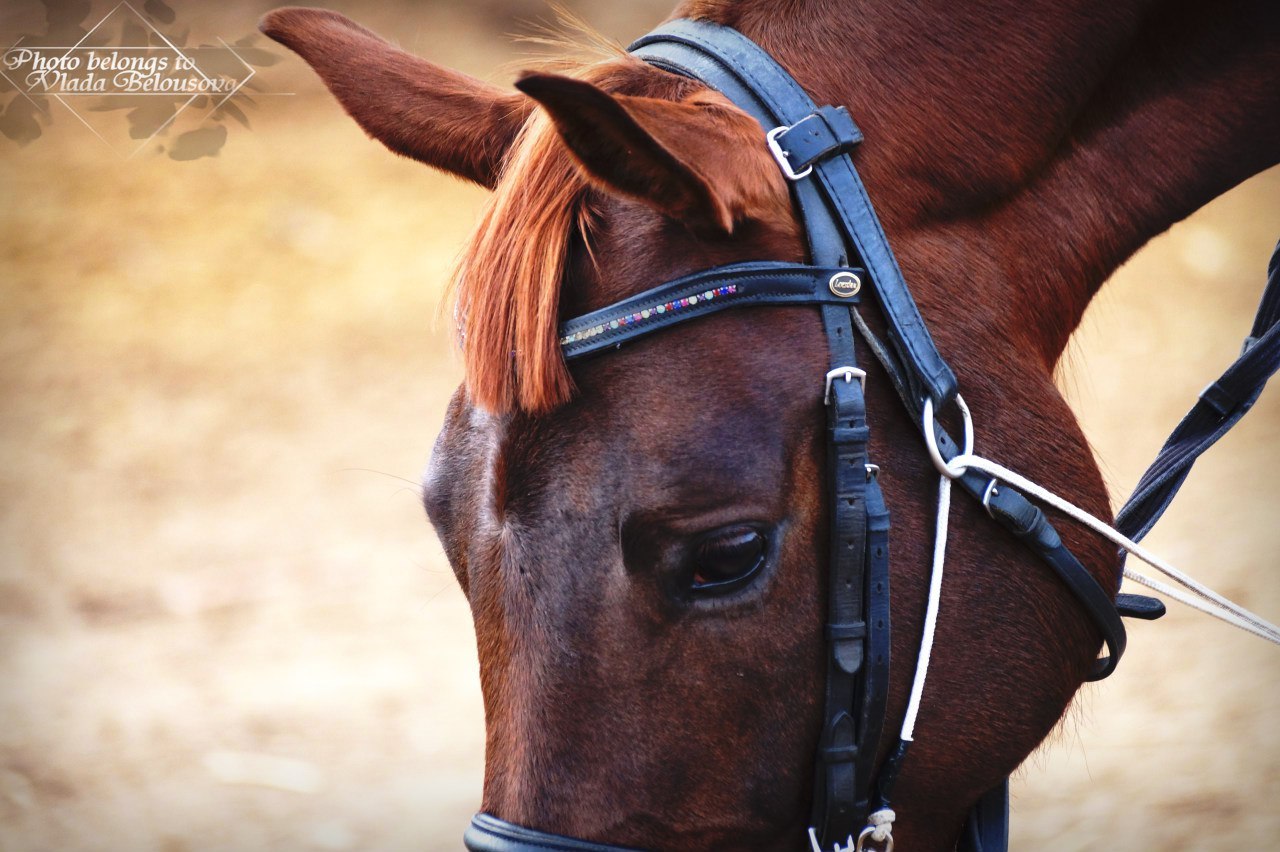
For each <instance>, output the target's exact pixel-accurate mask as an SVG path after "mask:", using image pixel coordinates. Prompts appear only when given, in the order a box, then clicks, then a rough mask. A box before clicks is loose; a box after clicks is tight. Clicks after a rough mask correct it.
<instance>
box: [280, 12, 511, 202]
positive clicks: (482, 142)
mask: <svg viewBox="0 0 1280 852" xmlns="http://www.w3.org/2000/svg"><path fill="white" fill-rule="evenodd" d="M258 28H259V29H261V30H262V31H263V32H264V33H266V34H267V35H268V36H270V37H271V38H273V39H275V40H276V41H278V42H280V43H281V44H283V45H284V46H285V47H288V48H289V49H290V50H293V51H295V52H296V53H298V55H300V56H301V57H302V58H303V59H305V60H306V61H307V64H309V65H310V66H311V67H312V68H314V69H315V71H316V73H318V74H319V75H320V77H321V79H323V80H324V82H325V85H327V86H328V87H329V90H330V91H331V92H333V94H334V95H336V96H337V98H338V100H339V101H340V102H341V103H342V106H343V108H344V109H346V111H347V113H348V114H349V115H350V116H351V117H352V118H354V119H355V120H356V123H358V124H359V125H360V126H361V127H363V128H364V130H365V132H367V133H368V134H369V135H370V136H372V137H374V138H375V139H377V140H378V141H380V142H381V143H382V144H384V145H386V146H387V147H388V148H390V149H391V150H392V151H395V152H396V153H398V154H404V155H405V156H408V157H412V158H413V159H415V160H421V161H422V162H424V163H426V164H427V165H430V166H435V167H436V168H439V169H444V170H445V171H447V172H452V173H453V174H455V175H458V176H460V177H464V178H467V179H468V180H473V181H475V182H476V183H479V184H481V185H483V186H488V187H492V186H493V185H494V184H495V183H496V182H497V179H498V176H499V175H500V174H501V171H502V163H503V159H504V157H505V156H506V153H507V149H508V148H510V146H511V142H512V140H513V139H514V138H515V135H516V133H517V132H518V131H519V130H520V127H521V125H522V124H524V120H525V118H526V117H527V116H528V113H529V109H530V106H531V105H530V104H529V101H528V99H527V98H524V97H522V96H521V95H519V94H516V93H514V92H503V91H502V90H501V89H498V88H496V87H494V86H490V85H488V84H486V83H482V82H480V81H479V80H476V79H474V78H472V77H468V76H467V75H465V74H460V73H458V72H457V71H450V70H449V69H447V68H441V67H440V66H438V65H435V64H433V63H431V62H428V61H426V60H425V59H420V58H418V57H416V56H414V55H412V54H409V53H406V52H404V51H403V50H400V49H399V48H396V47H393V46H391V45H390V44H388V43H387V42H385V41H383V40H382V39H380V38H379V37H378V36H376V35H374V34H373V33H371V32H369V31H368V30H366V29H365V28H364V27H362V26H360V25H359V24H356V23H354V22H353V21H350V20H348V19H347V18H345V17H343V16H342V15H339V14H338V13H336V12H330V11H328V10H325V9H298V8H286V9H276V10H275V11H274V12H270V13H268V14H267V15H266V16H265V17H264V18H263V19H262V21H261V23H259V24H258Z"/></svg>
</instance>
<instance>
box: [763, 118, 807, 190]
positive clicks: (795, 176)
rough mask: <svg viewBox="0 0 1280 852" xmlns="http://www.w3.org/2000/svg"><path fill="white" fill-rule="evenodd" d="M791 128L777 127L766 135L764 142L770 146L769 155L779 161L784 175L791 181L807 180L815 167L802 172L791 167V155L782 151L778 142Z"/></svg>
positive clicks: (785, 126)
mask: <svg viewBox="0 0 1280 852" xmlns="http://www.w3.org/2000/svg"><path fill="white" fill-rule="evenodd" d="M790 129H791V128H790V127H789V126H788V125H785V124H784V125H782V126H781V127H775V128H773V129H772V130H770V131H769V132H768V133H766V134H765V135H764V141H765V142H766V143H767V144H768V146H769V153H770V154H773V158H774V159H775V160H777V161H778V168H780V169H782V173H783V174H784V175H785V176H786V178H787V180H789V181H793V182H794V181H798V180H801V179H803V178H807V177H808V176H809V175H811V174H813V166H809V167H808V168H807V169H805V170H804V171H802V172H797V171H796V170H795V169H793V168H792V167H791V155H790V154H788V153H787V152H786V151H784V150H782V145H781V144H779V142H778V137H779V136H781V135H782V134H784V133H786V132H787V131H788V130H790Z"/></svg>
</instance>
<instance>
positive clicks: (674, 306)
mask: <svg viewBox="0 0 1280 852" xmlns="http://www.w3.org/2000/svg"><path fill="white" fill-rule="evenodd" d="M737 292H738V285H737V284H726V285H725V286H723V287H716V288H714V289H711V290H706V291H704V292H702V293H694V294H693V295H691V296H685V297H684V298H680V299H672V300H671V301H670V302H661V303H659V304H656V305H651V306H649V307H647V308H644V309H642V310H640V311H637V312H635V313H630V314H623V315H622V316H620V317H618V318H617V319H611V320H609V321H608V322H602V323H600V324H599V325H594V326H592V327H591V328H586V329H583V330H582V331H575V332H574V333H573V334H566V335H565V336H563V337H561V338H560V345H561V346H568V345H569V344H570V343H577V342H579V341H582V340H589V339H591V338H592V337H596V336H598V335H601V334H604V333H605V332H606V331H613V330H615V329H618V328H624V327H626V326H631V325H635V324H636V323H639V322H644V321H645V320H647V319H656V318H658V317H659V316H661V315H662V314H665V313H668V312H670V311H678V310H680V309H681V308H689V307H694V306H696V305H697V304H698V302H700V301H702V302H709V301H711V300H712V299H714V298H716V297H717V296H733V295H735V294H737Z"/></svg>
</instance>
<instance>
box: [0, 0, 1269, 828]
mask: <svg viewBox="0 0 1280 852" xmlns="http://www.w3.org/2000/svg"><path fill="white" fill-rule="evenodd" d="M659 5H660V4H654V3H647V4H638V5H635V6H632V7H625V8H623V9H619V8H618V7H613V8H612V9H611V10H610V9H607V8H604V7H602V8H600V9H597V10H596V12H595V13H594V14H591V13H589V14H588V17H590V18H591V20H593V21H594V22H595V23H596V24H597V25H598V26H600V27H601V28H602V29H604V30H605V31H606V32H609V33H611V34H614V35H616V36H617V37H619V38H621V37H625V36H627V35H634V34H636V33H638V32H640V31H641V29H642V28H643V27H644V25H645V24H646V23H647V22H649V21H652V20H653V19H654V18H655V17H656V13H655V12H653V11H652V10H653V9H656V8H659ZM266 6H267V4H263V5H262V6H254V5H253V4H242V5H240V6H236V7H233V8H231V9H230V10H227V9H223V10H221V11H219V12H218V13H217V15H216V16H215V15H214V13H212V12H210V13H209V16H208V17H207V18H206V17H203V16H202V15H203V13H202V14H201V15H196V14H195V13H194V12H192V13H189V15H188V17H189V18H193V19H194V20H192V23H193V24H198V25H200V26H204V27H206V28H208V29H209V30H210V31H211V32H213V33H217V34H221V35H225V36H227V37H229V38H230V37H238V36H240V35H243V34H244V33H245V32H247V31H248V29H249V28H250V27H251V22H252V21H253V20H254V19H255V18H256V16H257V13H258V11H260V10H261V8H266ZM180 8H181V7H180ZM355 14H356V15H357V16H359V17H361V18H362V19H363V20H365V21H366V22H369V23H370V24H372V25H373V26H374V28H375V29H378V30H380V31H382V32H384V33H387V34H389V35H391V36H393V37H396V38H398V39H399V40H400V42H401V43H402V44H404V45H405V46H406V47H410V48H412V49H414V50H417V51H419V52H421V53H423V54H424V55H428V56H431V57H433V58H437V59H440V60H442V61H446V62H450V63H452V64H454V65H458V66H461V67H463V68H466V69H468V70H470V71H472V72H473V73H478V74H485V75H488V76H490V77H491V78H493V79H497V80H501V79H505V78H504V76H503V75H502V74H501V73H498V72H496V71H495V69H497V68H498V66H499V64H500V63H501V62H505V61H508V60H510V59H511V58H512V54H511V53H510V52H509V48H508V47H507V45H506V44H505V43H504V42H503V41H502V40H501V39H500V37H499V36H498V35H497V34H495V32H494V30H495V29H498V30H501V29H502V28H503V27H490V28H489V29H487V30H481V29H477V28H475V27H474V26H473V25H471V24H470V23H468V21H469V18H468V17H467V15H468V12H467V8H466V6H465V5H464V4H443V5H442V6H441V7H439V8H436V9H430V10H427V9H419V10H417V11H415V12H413V13H407V12H405V10H404V8H401V7H397V6H391V7H386V6H384V7H379V8H377V9H372V8H371V9H368V10H365V11H357V12H355ZM264 73H265V74H269V79H270V81H271V82H272V84H273V87H274V88H275V89H276V90H277V91H293V92H298V93H300V94H299V95H298V96H297V97H291V98H286V97H278V98H274V99H269V98H262V99H260V103H259V106H258V108H257V109H256V110H255V111H253V112H252V114H251V120H252V122H253V129H252V130H251V131H245V130H243V129H240V132H233V133H232V135H231V138H230V140H229V142H228V144H227V147H226V149H225V150H224V151H223V153H222V155H221V156H219V157H218V158H216V159H203V160H196V161H193V162H188V163H177V162H173V161H170V160H168V159H164V158H160V157H152V156H142V157H138V158H135V159H132V160H122V159H120V158H119V157H118V156H116V155H115V154H113V153H110V152H107V151H105V150H103V149H101V148H100V147H98V145H99V143H96V142H95V140H93V139H92V138H91V137H89V136H88V135H87V134H86V133H85V132H83V131H82V130H80V129H79V128H77V127H76V126H74V125H73V124H72V123H70V122H68V121H61V122H59V123H57V124H56V125H55V126H54V127H53V128H50V131H49V132H48V133H47V134H46V137H45V138H42V139H40V140H38V141H37V142H35V143H33V144H32V145H30V146H28V147H27V148H24V149H18V148H16V147H14V146H11V145H8V144H7V143H5V146H4V147H3V148H2V149H0V152H2V153H0V187H2V190H0V191H2V192H3V198H4V199H5V203H4V205H3V207H2V208H0V352H2V353H3V357H2V358H0V389H2V390H0V394H2V395H0V399H2V400H3V404H0V462H2V463H0V850H3V852H19V850H22V852H25V850H77V851H79V850H84V852H89V850H112V852H115V851H116V850H152V849H155V850H164V851H165V852H177V851H178V850H202V852H203V850H245V852H249V850H266V849H273V850H295V849H296V850H308V849H318V850H343V849H370V850H375V849H376V850H400V849H404V850H409V849H416V850H421V849H456V848H459V847H460V843H459V835H460V832H461V829H462V826H463V825H464V823H465V821H466V819H467V818H468V817H469V816H470V813H471V811H472V810H473V809H474V807H475V806H476V804H477V802H478V796H479V788H480V783H481V776H482V758H483V720H482V711H481V705H480V700H479V690H478V685H477V680H476V672H475V668H476V661H475V646H474V639H473V636H472V632H471V626H470V618H469V615H468V612H467V608H466V603H465V601H464V600H463V598H462V596H461V594H460V593H459V591H458V589H457V588H456V586H455V584H454V582H453V579H452V576H451V574H450V572H449V570H448V566H447V565H446V563H445V560H444V558H443V556H442V554H441V551H440V548H439V545H438V544H437V543H436V541H435V539H434V536H433V535H432V533H431V531H430V529H429V527H428V526H427V524H426V522H425V520H424V519H423V516H422V512H421V510H420V507H419V504H418V496H417V494H416V485H415V480H416V477H417V475H418V472H419V470H420V469H421V467H422V465H423V463H424V461H425V459H426V457H427V455H428V452H429V450H430V447H431V444H432V441H433V439H434V436H435V433H436V431H437V428H438V425H439V423H440V421H441V418H442V412H443V407H444V405H445V401H446V399H447V397H448V394H449V393H450V391H451V390H452V388H453V387H454V386H455V384H456V383H457V381H458V379H459V367H458V363H457V360H456V358H455V357H454V356H453V354H452V353H451V352H450V349H449V346H448V342H447V334H446V333H445V331H444V329H445V327H446V325H447V324H446V323H444V322H442V321H441V320H440V302H441V299H442V282H443V281H444V280H445V278H446V276H447V273H448V270H449V268H450V264H451V261H452V259H453V257H454V256H455V254H456V252H457V250H458V248H459V246H460V244H461V242H462V240H463V239H464V237H465V235H466V233H467V231H468V229H469V227H470V225H471V222H472V220H473V217H474V214H475V212H476V210H477V209H478V207H479V204H480V202H481V200H482V197H481V194H480V192H479V191H476V190H473V189H470V188H467V187H464V186H463V185H461V184H460V183H458V182H456V181H453V180H450V179H447V178H444V177H440V176H437V175H435V174H433V173H431V172H430V171H428V170H427V169H426V168H424V167H421V166H419V165H416V164H413V163H410V162H407V161H404V160H400V159H397V158H395V157H393V156H391V155H390V154H388V153H386V152H385V151H384V150H383V149H382V148H380V147H379V146H377V145H375V144H374V143H371V142H368V141H367V140H366V139H365V138H364V137H363V135H362V134H361V133H360V131H359V130H358V129H357V128H355V126H354V125H353V124H352V123H351V122H350V121H349V120H348V119H347V118H346V117H345V116H344V115H342V114H341V112H340V111H339V109H338V108H337V107H336V106H335V105H334V104H333V103H332V102H331V101H330V100H329V99H328V97H327V95H323V94H321V92H320V89H319V86H318V84H317V83H316V82H314V80H313V78H311V76H310V75H309V74H308V73H307V72H305V71H304V70H303V69H302V66H301V63H300V62H296V61H294V60H289V61H287V62H284V63H282V64H281V65H279V66H276V67H274V68H272V69H268V71H266V72H264ZM3 141H4V140H0V142H3ZM1277 233H1280V172H1272V173H1270V174H1267V175H1264V176H1262V177H1260V178H1258V179H1256V180H1254V181H1252V182H1250V183H1248V184H1246V185H1245V186H1243V187H1241V188H1239V189H1238V190H1236V191H1234V192H1233V193H1231V194H1230V195H1228V196H1226V197H1224V198H1223V199H1221V200H1219V201H1218V202H1215V203H1214V204H1213V205H1211V206H1210V207H1209V208H1207V209H1206V210H1204V211H1202V212H1201V213H1199V214H1197V215H1196V216H1195V217H1194V218H1193V219H1191V220H1189V221H1188V222H1186V223H1184V224H1182V225H1179V226H1178V227H1177V228H1175V229H1174V230H1173V232H1172V233H1170V234H1169V235H1167V236H1165V237H1161V238H1160V239H1158V240H1156V241H1155V242H1154V243H1153V244H1152V245H1151V247H1150V248H1149V249H1147V250H1145V251H1144V252H1143V253H1142V254H1141V255H1139V256H1138V257H1137V258H1135V259H1134V260H1133V261H1132V262H1131V263H1130V264H1129V265H1128V266H1126V267H1125V269H1123V270H1122V271H1121V272H1120V273H1119V274H1118V275H1117V276H1116V278H1115V280H1114V281H1113V282H1112V283H1111V284H1110V285H1109V286H1108V287H1107V289H1106V291H1105V293H1104V296H1103V297H1102V298H1101V299H1100V300H1099V302H1098V303H1097V305H1096V307H1095V308H1094V309H1093V310H1092V311H1091V312H1090V314H1089V316H1088V317H1087V319H1086V322H1085V325H1084V328H1083V329H1082V331H1081V333H1080V334H1079V335H1078V336H1077V339H1076V341H1075V344H1074V347H1073V350H1072V355H1071V357H1070V358H1069V360H1068V363H1067V365H1066V369H1064V372H1063V377H1062V381H1063V386H1064V389H1065V390H1066V391H1067V392H1068V393H1069V394H1070V396H1071V398H1072V400H1073V403H1074V405H1075V407H1076V410H1077V411H1078V412H1079V414H1080V417H1081V419H1082V421H1083V422H1084V424H1085V428H1086V430H1087V431H1088V433H1089V435H1090V437H1091V440H1092V442H1093V443H1094V445H1095V447H1096V449H1097V452H1098V455H1099V458H1100V459H1101V461H1102V464H1103V467H1104V470H1105V472H1106V473H1107V476H1108V479H1109V482H1110V483H1111V485H1112V487H1113V490H1114V493H1115V494H1116V496H1117V497H1119V496H1122V495H1123V494H1124V493H1126V492H1127V490H1128V488H1130V487H1131V486H1132V484H1133V483H1134V482H1135V481H1136V479H1137V476H1138V474H1139V473H1140V471H1141V468H1142V466H1143V465H1144V464H1145V462H1146V461H1147V460H1148V459H1149V457H1150V456H1151V455H1152V454H1153V452H1154V451H1155V449H1156V448H1157V447H1158V445H1159V443H1160V442H1161V441H1162V439H1163V437H1164V434H1165V433H1166V432H1167V430H1168V429H1169V428H1170V427H1171V426H1172V425H1173V423H1174V422H1176V420H1177V418H1178V417H1179V416H1180V415H1181V413H1182V411H1183V409H1184V408H1185V406H1186V405H1187V404H1189V402H1190V401H1191V400H1192V399H1193V398H1194V396H1195V394H1196V392H1197V391H1198V390H1199V389H1200V388H1201V387H1202V386H1203V384H1204V383H1205V382H1206V381H1207V380H1208V379H1209V378H1210V377H1211V375H1213V374H1216V372H1217V371H1218V370H1219V369H1220V368H1221V367H1222V366H1224V365H1225V364H1226V363H1228V362H1229V361H1230V359H1231V357H1232V356H1233V355H1234V353H1235V351H1236V350H1237V348H1238V345H1239V339H1240V338H1241V337H1242V336H1243V334H1244V333H1245V329H1246V327H1247V325H1248V321H1249V318H1250V316H1251V313H1252V310H1253V306H1254V303H1255V300H1256V297H1257V293H1258V288H1259V287H1260V285H1261V280H1262V271H1263V265H1264V263H1265V260H1266V257H1267V255H1268V253H1269V250H1270V247H1271V245H1272V244H1273V240H1274V239H1275V236H1276V235H1277ZM1278 427H1280V393H1276V392H1275V389H1273V393H1272V394H1271V395H1270V396H1269V397H1267V398H1266V399H1264V400H1263V402H1262V403H1261V404H1260V405H1259V406H1258V408H1257V409H1256V411H1255V413H1254V414H1252V415H1251V418H1250V419H1249V420H1247V421H1246V422H1245V424H1244V425H1243V426H1242V427H1241V428H1240V429H1239V431H1238V432H1236V433H1233V434H1232V435H1231V436H1230V437H1229V438H1228V439H1226V440H1225V441H1223V443H1222V446H1221V447H1220V448H1219V449H1218V450H1216V451H1215V452H1214V453H1213V454H1212V456H1211V457H1209V458H1207V459H1206V460H1205V461H1204V462H1202V464H1201V465H1200V466H1199V467H1198V468H1197V471H1196V473H1195V475H1194V476H1193V477H1192V479H1191V481H1190V483H1189V485H1188V487H1187V489H1186V491H1185V494H1184V496H1183V497H1182V498H1180V502H1179V504H1178V505H1177V506H1176V507H1175V509H1174V510H1173V511H1172V512H1171V513H1170V515H1169V516H1168V518H1167V520H1166V521H1165V522H1164V524H1163V526H1162V527H1161V528H1160V529H1159V531H1158V532H1157V533H1156V534H1154V535H1153V536H1152V537H1151V539H1150V543H1151V545H1152V546H1153V547H1154V548H1155V549H1157V550H1158V551H1160V552H1162V553H1164V554H1166V555H1167V556H1168V557H1170V558H1171V559H1172V560H1174V561H1175V562H1176V563H1177V564H1179V565H1182V566H1185V567H1187V568H1189V569H1192V570H1194V571H1195V572H1196V573H1197V574H1198V575H1200V576H1202V577H1203V578H1204V579H1205V580H1206V581H1208V582H1210V583H1211V584H1212V585H1214V586H1215V587H1217V588H1219V589H1221V590H1222V591H1224V592H1225V593H1227V594H1229V595H1231V596H1233V597H1236V598H1237V599H1238V600H1240V601H1241V602H1242V603H1244V604H1245V605H1247V606H1250V607H1251V608H1254V609H1256V610H1259V611H1261V612H1262V613H1265V614H1270V615H1271V616H1272V617H1275V616H1276V615H1277V614H1280V580H1278V579H1277V574H1276V565H1275V564H1274V562H1275V553H1276V551H1277V545H1280V524H1278V523H1277V513H1276V507H1277V506H1280V483H1278V482H1277V476H1276V475H1275V474H1276V473H1277V472H1280V445H1278V444H1277V443H1276V442H1275V441H1274V440H1273V439H1274V437H1275V435H1276V431H1277V428H1278ZM1131 637H1132V638H1131V643H1130V651H1129V654H1128V656H1127V658H1126V660H1125V663H1124V665H1123V666H1122V667H1121V669H1120V672H1119V673H1118V674H1117V675H1116V676H1115V677H1114V678H1112V679H1111V680H1109V681H1107V682H1105V683H1103V684H1100V685H1097V686H1092V687H1088V688H1086V689H1085V690H1084V692H1083V693H1082V697H1081V699H1080V700H1079V702H1078V703H1077V708H1078V709H1077V711H1076V712H1075V713H1074V714H1073V716H1072V719H1071V720H1070V722H1069V723H1068V724H1066V725H1064V726H1063V728H1062V729H1061V730H1060V732H1059V733H1058V734H1057V735H1056V736H1055V737H1054V738H1053V740H1052V742H1051V743H1049V744H1048V745H1047V746H1046V747H1045V748H1044V749H1042V750H1041V751H1040V752H1039V753H1038V754H1037V755H1035V756H1034V757H1033V758H1032V759H1031V760H1030V761H1029V762H1028V764H1027V766H1026V767H1025V768H1024V769H1023V771H1022V773H1021V774H1020V776H1019V778H1018V780H1017V783H1016V798H1015V802H1014V809H1015V823H1014V824H1015V848H1019V849H1055V850H1056V849H1061V850H1075V849H1081V850H1083V849H1094V848H1100V847H1101V848H1109V849H1117V850H1138V849H1148V848H1187V847H1190V846H1192V845H1195V846H1196V847H1198V848H1201V849H1215V850H1217V849H1223V850H1225V849H1267V848H1280V841H1278V840H1277V838H1280V808H1277V805H1276V803H1277V801H1280V726H1278V725H1277V723H1276V721H1275V719H1274V710H1273V708H1274V707H1275V705H1276V701H1277V699H1278V698H1280V654H1277V653H1276V651H1275V649H1274V648H1270V647H1267V646H1264V645H1263V644H1262V643H1260V642H1258V641H1257V640H1252V639H1248V638H1246V637H1244V636H1243V635H1241V634H1237V633H1236V632H1234V631H1231V630H1229V629H1227V628H1225V627H1222V626H1220V625H1218V624H1217V623H1213V622H1210V621H1208V620H1207V619H1204V618H1203V617H1200V616H1197V615H1194V614H1190V613H1187V612H1185V611H1182V610H1179V609H1175V610H1174V611H1173V612H1172V614H1171V615H1170V616H1169V617H1168V618H1166V619H1165V620H1164V621H1163V622H1160V623H1158V624H1154V625H1146V624H1139V625H1136V626H1134V627H1133V628H1132V630H1131Z"/></svg>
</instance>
